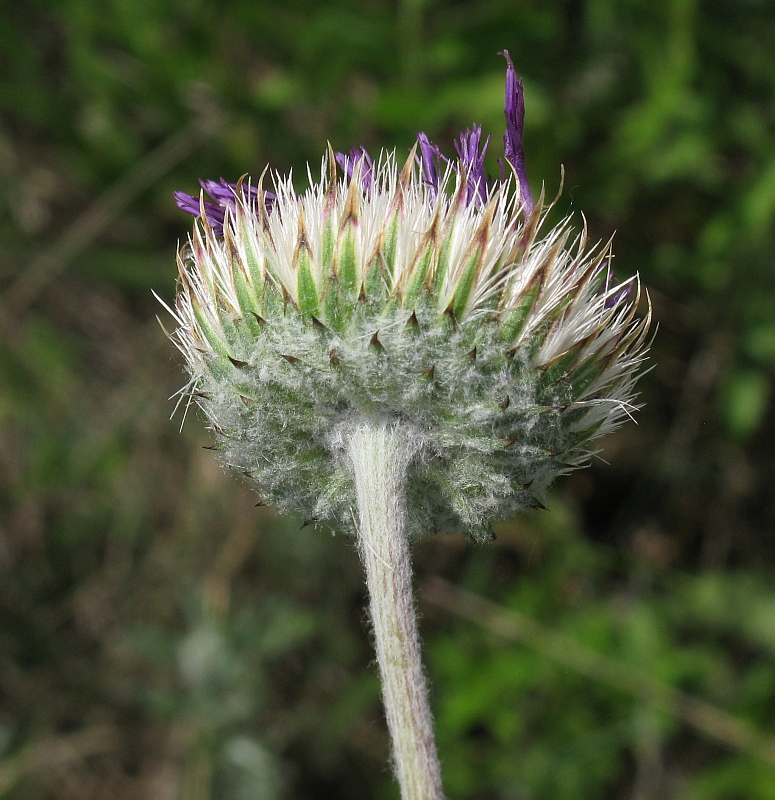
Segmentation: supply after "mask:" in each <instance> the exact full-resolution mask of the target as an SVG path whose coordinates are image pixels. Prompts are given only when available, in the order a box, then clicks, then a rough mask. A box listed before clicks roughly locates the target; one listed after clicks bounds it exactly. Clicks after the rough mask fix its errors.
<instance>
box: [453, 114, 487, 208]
mask: <svg viewBox="0 0 775 800" xmlns="http://www.w3.org/2000/svg"><path fill="white" fill-rule="evenodd" d="M481 140H482V126H481V125H474V127H473V129H472V130H466V132H465V133H461V134H460V140H459V141H457V142H455V150H457V154H458V157H459V158H460V164H461V166H462V167H463V168H464V169H465V171H466V174H467V181H468V187H467V189H466V204H468V203H471V202H472V201H475V202H476V203H477V205H484V204H485V203H486V202H487V173H486V172H485V171H484V156H485V153H486V152H487V145H489V144H490V136H488V137H487V138H486V139H485V140H484V144H483V145H481V150H480V149H479V146H480V142H481Z"/></svg>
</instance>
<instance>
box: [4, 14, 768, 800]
mask: <svg viewBox="0 0 775 800" xmlns="http://www.w3.org/2000/svg"><path fill="white" fill-rule="evenodd" d="M503 48H508V49H509V50H510V52H511V54H512V57H513V58H514V61H515V63H516V65H517V68H518V70H519V71H520V73H521V74H522V75H523V77H524V81H525V92H526V102H527V128H526V135H525V138H526V149H527V154H528V170H529V174H530V177H531V180H532V182H533V185H534V187H539V186H540V185H541V183H542V182H545V184H546V186H547V193H548V194H549V195H550V196H552V195H553V194H554V192H555V190H556V187H557V186H558V184H559V181H560V164H563V165H564V167H565V188H564V193H563V195H562V197H561V199H560V201H559V204H558V208H559V211H560V212H563V213H564V212H572V213H575V214H576V215H577V219H579V222H580V217H579V216H578V215H579V213H580V212H582V211H583V213H584V214H585V217H586V220H587V223H588V225H589V229H590V234H591V237H592V239H593V240H595V239H598V238H600V239H607V238H608V237H609V236H610V235H611V234H612V233H613V232H614V231H617V234H616V243H615V252H616V254H617V258H616V264H617V271H618V272H619V273H620V274H621V275H628V274H632V273H633V272H635V271H639V272H640V274H641V276H642V278H643V280H644V282H645V284H646V285H647V286H648V288H649V290H650V292H651V299H652V302H653V306H654V312H655V316H656V318H657V320H658V322H659V326H660V328H659V333H658V336H657V339H656V342H655V347H654V357H653V364H654V369H653V371H652V372H651V373H650V374H649V376H648V377H647V378H646V379H645V380H644V381H643V400H644V401H645V404H646V405H645V407H644V409H643V410H642V411H640V412H639V413H638V420H639V423H640V424H639V426H637V427H636V426H634V425H629V426H626V427H625V428H623V429H622V431H621V432H620V433H618V434H617V435H615V436H613V437H610V438H609V439H608V440H607V441H606V442H605V443H604V445H605V453H604V457H605V458H606V459H607V461H606V462H603V461H597V462H596V463H595V464H594V465H593V467H592V468H591V469H590V470H588V471H586V472H584V473H580V474H577V475H574V476H572V477H571V478H569V479H566V480H564V481H561V482H560V483H559V484H558V486H557V489H556V492H555V495H554V497H553V498H552V501H551V509H550V511H549V512H548V513H543V514H542V513H541V512H536V513H535V514H532V515H528V516H526V517H524V518H522V519H519V520H515V521H513V522H511V523H508V524H504V525H502V526H501V527H500V528H499V539H498V542H496V543H495V544H494V545H490V546H487V547H483V546H482V547H478V546H477V547H473V546H471V545H469V544H467V543H466V542H465V541H463V540H461V539H458V538H455V537H451V536H443V535H441V536H438V537H435V538H432V539H429V540H426V541H424V542H422V543H420V544H419V545H418V547H417V551H416V557H417V559H416V560H417V569H418V576H419V580H420V585H422V580H423V579H424V577H425V576H428V575H432V574H438V575H443V576H446V578H448V579H449V580H452V581H454V582H456V583H458V584H460V585H463V586H465V587H467V588H468V589H470V590H472V591H475V592H478V593H480V594H482V595H485V596H487V597H489V598H490V599H492V600H494V601H496V602H498V603H500V604H501V605H502V606H504V607H506V608H513V609H515V610H518V611H520V612H521V613H522V614H524V615H527V616H529V617H531V618H532V619H534V620H537V621H540V622H541V623H542V624H543V625H545V626H547V627H548V628H550V629H553V630H555V631H556V632H558V633H561V634H562V635H564V636H566V637H568V638H569V639H571V640H573V641H575V642H579V643H582V644H584V645H586V646H587V647H589V648H591V649H593V650H594V651H595V652H597V653H600V654H602V655H605V656H606V657H609V658H612V659H615V660H616V662H617V663H619V664H621V665H623V666H624V668H631V669H632V670H633V671H641V672H647V673H648V674H649V675H650V676H652V677H653V678H654V679H657V680H659V681H660V682H661V683H662V684H665V685H668V686H671V687H674V688H678V689H681V690H683V691H685V692H688V693H689V694H691V695H694V696H696V697H699V698H702V699H703V700H704V701H706V702H707V703H710V704H712V705H713V706H715V707H718V708H720V709H724V710H725V711H727V712H729V713H730V714H732V715H734V717H735V718H737V719H738V720H741V721H743V722H745V723H747V724H749V725H750V726H753V727H754V728H755V729H756V730H758V731H760V732H761V733H762V735H764V736H773V735H775V713H774V712H773V709H774V708H775V633H774V632H775V580H774V579H773V574H772V570H773V565H775V558H773V553H774V552H775V549H774V548H773V541H772V533H773V530H774V529H775V491H773V486H775V458H774V457H773V447H772V443H773V434H774V433H775V418H774V417H773V413H772V404H771V397H772V383H773V377H774V370H775V225H774V222H775V59H774V58H773V53H775V7H773V4H772V2H770V0H739V1H738V2H735V3H730V2H724V1H723V0H704V2H699V0H624V1H623V0H564V1H563V2H560V1H559V0H554V2H536V1H535V0H476V2H474V1H473V0H454V1H453V0H436V2H431V0H398V1H397V2H387V1H386V0H366V2H355V1H354V0H334V1H333V2H326V3H322V2H314V0H293V1H292V2H287V0H286V2H280V0H223V1H222V2H220V3H215V2H211V0H155V2H150V0H131V1H130V0H99V2H97V0H23V1H22V2H17V3H14V4H5V5H4V6H3V7H2V9H0V76H1V77H0V255H1V257H0V281H1V282H2V286H1V287H0V288H2V290H3V292H4V294H3V298H2V305H1V306H0V332H1V333H2V344H1V346H0V431H1V434H0V536H1V538H0V572H1V573H2V574H1V575H0V581H1V585H2V591H1V592H0V797H8V798H9V800H44V799H45V800H49V799H50V800H70V798H72V800H87V799H88V798H94V800H97V798H99V800H103V799H104V798H126V799H127V800H129V799H130V798H131V799H132V800H135V799H137V798H139V799H142V798H148V800H151V799H152V800H178V799H180V800H209V798H212V799H213V800H216V798H217V799H218V800H243V799H244V800H248V799H249V798H250V800H254V799H255V800H283V799H284V798H299V799H300V800H301V799H304V798H307V799H309V800H313V798H329V797H337V798H344V799H345V800H346V799H347V798H353V800H355V798H358V800H360V799H361V798H364V797H374V798H379V797H384V798H395V797H396V796H397V794H396V788H395V786H394V784H393V783H392V780H391V778H390V776H389V774H388V772H387V770H386V769H385V763H386V761H387V758H388V749H387V739H386V734H385V730H384V724H383V722H382V718H381V712H380V707H379V687H378V682H377V680H376V675H375V671H374V667H373V664H372V655H371V650H370V644H369V640H368V624H367V621H366V618H365V615H364V611H363V603H364V599H365V598H364V590H363V586H362V575H361V571H360V567H359V564H358V559H357V556H356V554H355V552H354V549H353V547H352V545H351V543H350V542H348V541H347V540H344V539H343V538H342V537H334V538H331V537H330V536H329V535H328V534H325V533H323V532H321V531H316V530H314V529H311V528H309V527H307V528H303V529H301V530H299V529H298V528H299V525H300V523H299V521H294V520H281V519H278V518H276V517H275V516H273V515H272V513H271V512H270V511H268V510H266V509H255V508H254V507H253V503H254V500H253V499H252V498H251V497H250V496H249V495H248V492H247V490H246V489H245V488H244V487H242V486H240V485H239V484H238V483H237V482H236V481H234V480H232V479H231V478H229V477H228V476H226V475H224V474H222V473H221V472H220V470H219V468H218V467H217V466H216V465H215V463H214V461H213V459H212V458H211V454H210V453H208V452H207V451H205V450H202V449H201V445H203V444H206V443H207V438H206V434H205V432H204V431H203V429H202V425H201V423H200V421H199V420H197V419H195V415H194V414H193V413H192V414H191V415H189V418H188V419H187V421H186V422H185V425H184V426H183V429H182V433H178V427H179V425H180V420H181V418H182V413H181V412H179V413H178V415H177V416H176V418H175V419H174V420H173V421H170V420H169V419H168V416H169V413H170V412H171V410H172V408H173V403H172V402H168V401H167V398H168V397H169V396H170V395H171V394H172V393H173V392H174V391H175V390H176V389H177V387H178V386H179V385H180V383H181V381H182V377H181V374H180V370H179V366H180V365H179V363H178V361H177V360H176V359H175V356H174V351H173V349H172V348H171V346H170V344H169V343H168V342H167V341H166V340H165V338H164V335H163V333H162V332H161V331H160V329H159V327H158V325H157V323H156V320H155V319H154V317H155V315H156V314H157V313H160V307H159V306H158V304H157V303H156V301H155V300H154V299H153V298H152V297H151V295H150V290H151V289H155V290H157V291H158V292H160V293H161V294H162V296H163V297H164V298H166V299H167V300H168V301H169V300H170V299H171V297H172V295H173V292H174V283H173V281H174V275H175V268H174V252H175V242H176V240H177V241H179V240H181V239H183V238H184V237H185V236H186V232H187V229H188V221H187V219H186V218H184V217H183V215H182V214H180V213H179V212H178V211H177V209H176V208H175V207H174V204H173V203H172V200H171V192H172V190H173V189H177V188H180V189H183V190H186V191H193V190H195V188H196V180H197V178H198V177H200V176H201V177H218V176H220V175H222V176H224V177H225V178H227V179H230V180H235V179H236V178H238V177H239V176H240V175H241V174H243V173H245V172H250V173H252V174H253V175H257V174H259V173H260V172H261V170H262V169H263V167H264V166H265V164H266V163H271V164H272V166H273V167H274V168H277V169H278V170H281V171H285V170H287V169H290V168H293V169H294V170H295V174H296V175H297V177H298V182H299V185H300V186H303V185H304V180H305V177H304V176H305V165H306V163H307V161H310V162H311V163H312V165H313V166H312V168H313V169H315V168H316V165H317V164H318V162H319V159H320V157H321V155H322V153H323V151H324V149H325V146H326V141H327V140H328V141H331V143H332V144H333V146H334V147H335V148H337V149H347V148H349V147H351V146H354V145H358V144H364V145H366V146H367V147H369V148H372V149H375V150H376V149H378V148H379V147H381V146H386V147H389V148H393V147H395V148H397V150H398V153H399V154H401V153H403V152H406V151H407V150H408V148H409V146H410V145H411V143H412V142H413V139H414V135H415V134H416V132H417V131H418V130H425V131H427V132H428V134H429V135H431V137H432V138H433V139H434V140H436V141H438V142H439V143H440V144H441V145H442V146H443V147H444V149H445V150H447V151H448V152H449V151H451V147H452V140H453V138H454V136H455V134H456V133H457V132H458V131H459V130H461V129H462V128H464V127H466V126H468V125H470V124H471V123H473V122H481V123H482V124H483V125H484V128H485V131H489V132H492V133H493V134H494V137H493V141H492V144H491V153H490V156H489V157H490V159H491V168H492V170H493V171H495V170H496V169H497V167H496V165H495V158H496V156H497V154H498V152H499V149H500V141H499V137H500V133H501V131H502V129H503V117H502V92H503V76H504V62H503V59H501V58H500V57H498V56H497V55H496V53H497V51H499V50H501V49H503ZM84 214H85V215H86V217H84ZM87 223H88V224H87ZM30 275H34V280H32V279H31V278H30ZM162 316H163V314H162ZM165 324H166V323H165ZM419 606H420V611H421V613H422V615H423V629H424V637H425V640H426V649H427V660H428V669H429V673H430V676H431V680H432V683H433V687H434V689H433V694H434V704H435V707H436V713H437V722H438V736H439V743H440V748H441V756H442V761H443V765H444V774H445V781H446V785H447V791H448V795H449V797H450V800H456V799H459V800H463V799H465V800H491V799H492V800H494V799H495V798H498V799H502V800H566V798H567V800H582V799H583V798H589V799H590V800H600V799H603V800H605V798H611V800H613V799H614V798H615V799H616V800H619V799H620V798H627V799H628V800H629V799H631V800H652V799H653V800H657V799H659V800H663V799H665V800H670V799H671V798H675V799H676V800H679V799H680V800H769V799H770V798H775V767H773V766H772V763H771V762H770V764H769V765H768V763H767V762H766V759H763V758H762V757H760V755H757V754H756V753H755V752H753V750H752V748H750V747H748V748H746V747H734V746H729V745H724V744H721V743H720V742H719V741H718V739H716V740H714V739H711V738H710V737H708V736H706V735H703V734H701V733H699V732H698V731H697V730H696V729H695V728H693V727H692V726H690V725H687V724H686V723H685V722H681V721H680V719H679V718H677V717H676V716H675V715H673V714H671V713H669V712H666V711H665V710H664V708H661V707H659V706H658V705H655V704H654V703H650V702H648V701H646V700H644V699H643V698H642V697H640V699H638V698H639V696H637V695H633V694H632V693H628V692H625V691H623V690H622V689H621V688H616V687H613V686H611V685H608V684H607V683H606V682H605V681H599V680H598V681H596V680H593V679H591V678H589V677H584V676H583V674H582V673H583V671H582V672H577V671H574V670H573V669H569V668H568V667H567V666H563V665H560V664H559V663H556V662H554V661H552V660H551V659H548V658H547V657H546V656H542V655H541V654H540V651H539V650H536V649H535V648H531V647H530V646H529V643H525V642H523V643H521V644H516V643H513V642H508V641H505V640H503V639H499V638H497V637H495V636H493V635H492V634H491V633H488V632H487V631H486V630H485V629H484V628H482V627H481V626H476V625H474V624H473V623H471V622H468V621H465V620H462V619H459V618H456V617H454V616H452V615H450V614H449V613H447V612H442V611H441V610H439V609H438V608H435V607H434V606H433V605H432V604H430V603H428V602H426V601H424V600H423V595H422V591H421V592H420V599H419Z"/></svg>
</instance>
